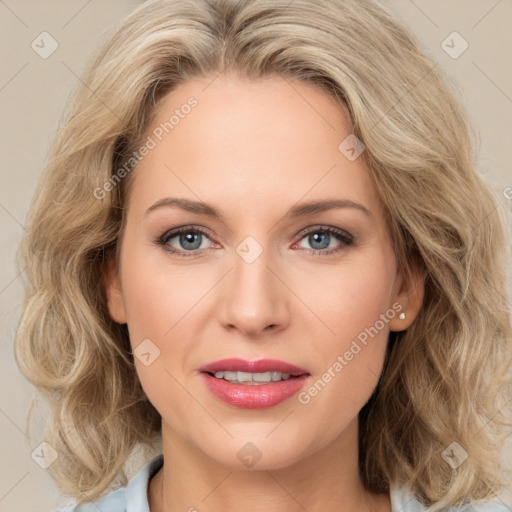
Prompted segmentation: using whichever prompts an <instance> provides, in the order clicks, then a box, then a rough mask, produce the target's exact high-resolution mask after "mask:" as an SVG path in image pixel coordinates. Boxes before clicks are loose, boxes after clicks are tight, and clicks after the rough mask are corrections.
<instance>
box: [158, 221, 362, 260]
mask: <svg viewBox="0 0 512 512" xmlns="http://www.w3.org/2000/svg"><path fill="white" fill-rule="evenodd" d="M183 233H201V234H203V235H205V236H206V237H207V238H210V237H209V236H208V233H207V232H206V231H205V230H204V229H202V228H200V227H198V226H185V227H183V228H179V229H176V230H173V231H166V232H164V233H163V234H162V235H160V236H158V237H157V239H156V240H155V243H156V244H157V245H160V246H162V247H163V248H164V249H165V250H166V251H167V252H170V253H171V254H175V255H177V256H179V257H182V258H194V257H198V256H199V255H201V254H202V252H203V251H206V250H207V249H201V250H195V251H181V250H178V249H174V248H173V247H170V246H168V245H167V243H168V242H169V240H171V239H172V238H175V237H176V236H178V235H181V234H183ZM311 233H323V234H325V233H327V234H329V235H333V236H334V238H336V239H338V240H339V241H340V242H342V245H341V246H339V247H335V248H333V249H328V250H325V249H304V250H306V251H308V252H309V253H310V254H311V255H312V256H325V255H330V254H333V253H336V252H339V251H342V250H343V249H345V248H346V247H348V246H351V245H353V244H354V237H353V236H352V235H350V234H349V233H347V232H346V231H343V230H341V229H336V228H332V227H329V226H316V227H314V228H312V229H308V230H306V231H302V232H301V233H299V235H300V239H299V242H300V241H301V240H302V239H303V238H305V237H306V236H308V235H310V234H311Z"/></svg>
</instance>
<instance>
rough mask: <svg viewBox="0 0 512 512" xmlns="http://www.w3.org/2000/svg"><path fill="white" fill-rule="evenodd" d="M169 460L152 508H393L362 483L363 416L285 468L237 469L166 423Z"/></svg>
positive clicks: (152, 493)
mask: <svg viewBox="0 0 512 512" xmlns="http://www.w3.org/2000/svg"><path fill="white" fill-rule="evenodd" d="M162 447H163V454H164V461H166V463H165V464H164V466H163V467H162V468H161V469H160V471H159V472H158V473H157V474H156V475H155V476H154V477H153V478H152V479H151V481H150V485H149V492H148V497H149V505H150V510H151V512H177V511H191V512H194V510H207V511H209V512H217V511H223V512H235V511H236V512H239V511H240V510H243V511H244V512H260V511H261V510H265V511H266V512H292V511H293V512H295V511H297V510H307V511H308V512H319V511H325V510H336V512H348V511H354V510H358V511H361V512H363V511H364V512H366V511H372V512H389V511H390V510H391V505H390V499H389V496H388V495H375V494H371V493H369V492H368V491H366V490H365V489H364V487H363V485H362V482H361V479H360V476H359V468H358V442H357V419H356V420H355V421H354V422H353V423H352V424H350V425H349V426H347V428H346V429H345V430H344V431H343V433H342V435H341V436H340V437H338V438H337V439H336V440H335V441H334V442H333V443H331V444H329V445H327V446H325V447H324V448H323V449H321V450H320V451H318V452H315V453H314V454H312V455H309V456H307V457H304V458H302V459H301V460H300V461H298V462H296V463H294V464H292V465H290V466H287V467H285V468H279V469H271V470H257V469H243V470H240V469H232V468H229V467H226V466H224V465H221V464H218V463H217V462H216V461H215V460H213V459H211V458H210V457H208V456H207V455H206V454H205V453H203V452H202V451H200V450H199V449H198V448H197V447H196V446H195V445H193V444H191V443H189V442H188V441H186V440H184V439H183V437H182V436H180V435H178V434H177V433H176V432H174V431H173V430H172V429H171V428H170V427H169V426H168V425H166V424H165V423H162Z"/></svg>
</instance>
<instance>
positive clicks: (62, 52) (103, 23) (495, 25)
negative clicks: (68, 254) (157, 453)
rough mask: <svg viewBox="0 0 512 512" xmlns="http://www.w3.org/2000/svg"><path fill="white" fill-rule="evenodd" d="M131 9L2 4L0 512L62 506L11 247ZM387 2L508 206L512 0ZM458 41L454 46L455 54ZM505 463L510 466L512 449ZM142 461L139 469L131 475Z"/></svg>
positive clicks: (123, 2)
mask: <svg viewBox="0 0 512 512" xmlns="http://www.w3.org/2000/svg"><path fill="white" fill-rule="evenodd" d="M136 3H137V2H135V1H134V0H115V1H110V2H105V1H103V2H101V1H99V0H66V1H64V0H60V1H58V0H46V1H44V2H41V1H36V0H32V1H29V0H20V1H15V0H0V47H1V48H2V54H1V66H0V105H1V112H2V116H1V121H0V126H1V137H0V141H1V144H2V151H1V152H0V155H1V156H0V158H1V164H0V172H1V185H0V229H1V233H2V237H1V244H2V250H1V252H0V340H1V344H0V350H1V352H0V356H1V357H0V366H1V370H0V433H1V435H0V462H1V463H0V511H4V512H5V511H14V510H16V511H17V512H25V511H27V512H29V511H30V512H36V511H37V512H44V511H50V510H52V509H53V508H54V507H56V506H61V505H62V504H63V503H64V502H65V499H63V498H62V497H60V496H59V493H58V491H57V489H56V488H55V485H54V484H53V481H52V480H51V479H50V477H49V475H48V473H47V471H46V470H44V469H42V468H41V467H39V466H38V465H37V464H36V463H35V462H34V461H33V460H32V458H31V452H32V450H34V449H35V448H36V446H37V445H38V444H39V442H41V441H42V439H40V438H38V437H37V435H36V438H35V439H30V440H29V439H28V437H27V432H26V428H25V416H26V413H27V410H28V406H29V403H30V400H31V397H32V388H31V386H30V385H29V384H28V383H27V382H26V381H25V380H24V378H23V377H22V376H21V374H20V373H19V372H18V370H17V368H16V365H15V363H14V358H13V334H14V329H15V326H16V323H17V320H18V318H19V314H20V311H21V300H22V287H21V282H20V275H19V274H18V272H17V270H16V267H15V264H14V261H13V258H14V249H15V246H16V243H17V241H18V239H19V238H20V236H21V234H22V232H23V230H24V227H23V226H24V223H25V219H26V212H27V209H28V205H29V201H30V198H31V197H32V194H33V191H34V186H35V183H36V181H37V178H38V176H39V173H40V170H41V168H42V166H43V164H44V161H45V158H46V155H47V151H48V147H49V144H50V141H51V140H52V138H53V136H54V134H55V130H56V128H57V125H58V121H59V119H60V117H61V114H62V111H63V108H64V105H65V104H66V102H67V100H68V98H69V94H70V92H71V91H72V90H73V88H74V87H75V86H76V84H77V80H78V76H79V75H80V73H81V71H82V69H83V68H84V64H85V62H86V61H87V59H88V58H89V56H90V54H91V50H92V49H93V48H96V47H97V45H98V44H99V43H100V42H101V41H103V40H104V38H105V34H106V32H108V30H109V29H110V27H112V26H113V25H114V24H116V23H118V22H119V20H120V19H122V17H124V16H125V15H126V14H127V13H128V12H129V11H130V10H131V8H132V7H133V6H134V5H135V4H136ZM381 3H382V4H383V5H386V6H388V7H389V8H390V9H391V10H392V11H394V12H395V13H396V15H397V16H398V17H400V18H402V19H403V20H404V21H405V22H406V23H407V24H408V25H410V26H411V28H412V29H413V32H414V33H415V34H416V35H417V37H418V38H419V40H420V42H421V43H422V45H423V48H424V51H426V52H427V53H428V54H429V55H430V56H431V57H433V58H434V59H435V60H436V61H437V62H439V65H440V67H441V68H442V69H443V70H444V72H445V74H446V75H447V77H448V78H449V79H450V80H451V81H452V83H453V84H454V86H455V87H456V88H457V90H458V95H459V98H460V100H461V101H462V102H463V103H464V104H465V105H466V107H467V108H468V110H469V113H470V115H471V117H472V118H473V119H474V121H475V122H476V125H477V127H478V128H479V130H480V133H481V148H480V159H479V168H480V170H481V172H482V173H483V174H484V175H485V176H487V178H488V179H490V180H491V181H492V182H493V183H495V185H496V187H497V189H498V190H499V191H500V201H503V204H506V205H507V208H508V210H509V212H510V211H512V200H507V199H506V198H505V197H504V194H503V190H504V189H505V188H506V187H507V186H512V137H511V134H512V58H511V56H510V51H511V50H512V30H511V29H510V27H511V24H512V1H511V0H451V1H450V2H446V1H444V0H425V1H421V0H414V1H412V0H381ZM44 31H46V32H48V33H50V34H51V36H52V37H53V38H54V39H55V40H56V41H57V43H58V48H57V50H56V51H55V52H54V53H53V54H52V55H50V56H49V57H48V58H46V59H43V58H41V57H40V56H39V55H38V54H37V53H36V52H35V51H34V50H33V49H32V47H31V43H32V41H34V40H35V39H36V37H37V36H39V34H41V33H42V32H44ZM453 31H457V32H458V33H460V34H461V35H462V37H463V38H464V39H465V40H466V41H467V42H468V44H469V47H468V49H467V50H466V51H465V52H464V53H463V54H462V55H461V56H460V57H458V58H457V59H453V58H451V57H450V56H449V55H448V54H447V53H446V52H445V51H444V50H443V48H442V47H441V43H442V41H443V40H445V39H446V37H447V36H448V35H449V34H451V33H452V32H453ZM458 44H459V43H456V46H455V49H457V48H460V46H457V45H458ZM46 48H48V46H47V47H46ZM509 285H510V281H509ZM510 289H511V287H510V286H509V290H510ZM36 434H37V433H36ZM507 458H508V459H512V449H509V450H508V456H507ZM143 462H144V460H142V459H140V460H138V461H137V462H135V463H134V466H133V468H132V472H133V471H136V470H137V469H139V467H140V465H141V464H142V463H143ZM510 487H511V488H512V481H511V485H510ZM509 502H510V503H512V500H511V501H509Z"/></svg>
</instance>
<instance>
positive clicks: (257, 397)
mask: <svg viewBox="0 0 512 512" xmlns="http://www.w3.org/2000/svg"><path fill="white" fill-rule="evenodd" d="M199 371H200V372H201V374H202V376H203V379H204V382H205V383H206V387H207V388H208V390H209V391H210V392H211V393H212V394H213V395H214V396H215V397H216V398H218V399H220V400H222V401H223V402H225V403H227V404H229V405H231V406H234V407H240V408H246V409H262V408H268V407H273V406H274V405H277V404H279V403H281V402H283V401H284V400H286V399H288V398H290V397H291V396H293V395H294V394H295V393H297V392H298V391H299V390H300V389H301V388H302V387H303V386H304V384H305V382H306V381H307V380H308V377H310V374H309V372H307V371H306V370H304V369H303V368H299V367H298V366H295V365H292V364H290V363H286V362H284V361H278V360H273V359H262V360H259V361H245V360H243V359H223V360H221V361H215V362H213V363H209V364H207V365H204V366H202V367H201V368H200V369H199Z"/></svg>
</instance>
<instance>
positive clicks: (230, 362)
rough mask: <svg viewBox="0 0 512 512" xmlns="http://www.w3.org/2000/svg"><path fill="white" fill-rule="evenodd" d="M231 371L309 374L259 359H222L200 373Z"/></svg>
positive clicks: (285, 364) (209, 364)
mask: <svg viewBox="0 0 512 512" xmlns="http://www.w3.org/2000/svg"><path fill="white" fill-rule="evenodd" d="M223 370H226V371H231V372H249V373H266V372H281V373H288V374H290V375H295V376H298V375H303V374H307V373H308V372H307V370H304V369H303V368H299V367H298V366H295V365H294V364H290V363H285V362H284V361H279V360H277V359H259V360H257V361H246V360H245V359H220V360H219V361H213V362H211V363H207V364H205V365H203V366H201V368H199V371H201V372H208V373H215V372H218V371H223Z"/></svg>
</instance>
